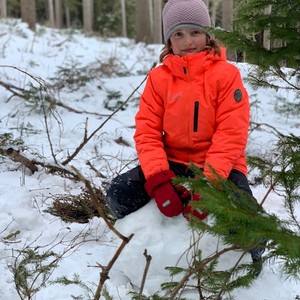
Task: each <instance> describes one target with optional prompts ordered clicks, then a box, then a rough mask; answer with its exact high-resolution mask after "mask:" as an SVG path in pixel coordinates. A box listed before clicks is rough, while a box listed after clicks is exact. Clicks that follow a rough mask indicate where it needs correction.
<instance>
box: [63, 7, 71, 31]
mask: <svg viewBox="0 0 300 300" xmlns="http://www.w3.org/2000/svg"><path fill="white" fill-rule="evenodd" d="M64 10H65V15H66V27H67V28H70V27H71V12H70V7H69V6H68V4H66V3H65V5H64Z"/></svg>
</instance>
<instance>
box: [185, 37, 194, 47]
mask: <svg viewBox="0 0 300 300" xmlns="http://www.w3.org/2000/svg"><path fill="white" fill-rule="evenodd" d="M184 42H185V44H186V45H191V44H192V43H193V38H192V36H190V35H186V36H185V39H184Z"/></svg>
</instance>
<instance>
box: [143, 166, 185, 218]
mask: <svg viewBox="0 0 300 300" xmlns="http://www.w3.org/2000/svg"><path fill="white" fill-rule="evenodd" d="M175 176H176V175H175V174H174V172H173V171H171V170H165V171H160V172H158V173H155V174H154V175H152V176H151V177H150V178H149V179H148V180H147V182H146V183H145V189H146V191H147V193H148V194H149V195H150V197H153V198H154V199H155V201H156V204H157V206H158V208H159V210H160V211H161V212H162V213H163V214H164V215H165V216H167V217H174V216H178V215H179V214H180V213H181V212H182V211H183V204H182V202H181V199H180V197H179V196H178V194H177V193H176V191H175V188H174V187H173V185H172V184H171V180H172V178H174V177H175Z"/></svg>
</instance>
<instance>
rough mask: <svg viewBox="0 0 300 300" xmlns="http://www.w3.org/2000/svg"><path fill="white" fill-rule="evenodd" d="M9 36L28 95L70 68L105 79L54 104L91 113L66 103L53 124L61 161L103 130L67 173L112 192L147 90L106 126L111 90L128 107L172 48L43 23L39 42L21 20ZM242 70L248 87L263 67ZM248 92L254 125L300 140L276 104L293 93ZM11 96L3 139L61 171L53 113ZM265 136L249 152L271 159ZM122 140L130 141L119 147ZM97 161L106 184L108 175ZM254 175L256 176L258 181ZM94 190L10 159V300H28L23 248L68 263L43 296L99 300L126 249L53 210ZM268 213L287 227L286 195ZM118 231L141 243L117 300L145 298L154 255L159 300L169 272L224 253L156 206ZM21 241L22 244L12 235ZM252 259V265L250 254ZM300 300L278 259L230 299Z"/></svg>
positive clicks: (118, 276)
mask: <svg viewBox="0 0 300 300" xmlns="http://www.w3.org/2000/svg"><path fill="white" fill-rule="evenodd" d="M0 37H1V38H0V74H1V75H0V80H1V82H5V83H10V84H12V85H15V86H17V87H20V88H25V87H26V88H28V85H27V84H28V82H31V83H32V84H33V85H34V86H36V87H39V83H38V81H39V79H42V80H43V81H44V82H45V83H51V82H53V81H51V78H55V79H56V80H58V73H57V72H58V70H61V69H62V68H69V67H70V66H72V67H73V68H74V70H76V68H78V69H80V68H82V70H90V72H91V73H90V74H94V73H92V72H94V71H95V72H96V70H98V73H96V74H97V75H96V76H95V78H94V79H93V80H91V81H89V82H88V83H87V84H86V85H85V86H82V87H80V88H78V89H74V86H73V87H65V88H64V89H63V90H62V91H57V90H56V91H54V92H55V97H56V98H57V99H60V101H62V103H63V104H64V105H66V106H68V107H71V108H73V109H76V110H78V111H84V112H85V113H75V112H72V111H70V110H68V109H66V108H64V107H62V106H57V108H56V110H55V112H54V113H53V114H49V115H48V118H47V120H46V122H47V126H48V130H49V135H50V140H51V144H52V148H53V153H55V159H56V160H57V161H58V162H59V163H62V162H63V161H64V160H65V159H66V158H67V157H68V155H70V154H72V153H73V151H74V150H75V149H76V148H77V147H78V145H79V144H80V143H81V142H82V140H83V137H84V132H85V129H86V130H87V133H88V135H90V134H91V133H92V132H93V131H94V130H96V129H97V128H98V127H99V126H100V125H101V124H103V126H102V127H101V129H100V130H99V131H98V132H97V133H96V134H95V135H94V136H93V137H92V138H91V140H90V142H89V143H87V144H86V145H85V146H84V147H83V149H82V150H81V151H80V153H79V154H78V155H77V156H76V157H75V158H74V160H72V162H71V163H70V165H69V166H68V167H71V166H74V167H76V168H77V169H78V170H79V171H80V172H81V173H82V174H83V175H84V176H85V177H86V178H87V179H89V180H90V181H91V182H93V184H95V185H96V186H98V187H100V188H102V189H103V188H104V187H105V184H106V183H107V181H109V179H111V178H113V177H114V176H115V175H116V174H117V173H118V172H123V171H126V170H127V169H128V168H130V167H133V166H134V165H136V163H137V160H136V153H135V148H134V142H133V139H132V136H133V133H134V128H133V126H134V115H135V113H136V110H137V105H138V97H139V94H140V92H141V91H142V88H143V84H142V85H141V87H139V88H138V89H137V91H136V92H135V93H134V95H133V98H132V99H131V100H130V101H129V102H128V107H127V108H126V109H125V110H120V111H119V112H118V113H117V114H116V115H114V116H113V117H112V118H111V119H110V120H109V121H108V122H106V123H104V122H105V120H106V118H107V116H109V115H110V114H111V113H112V111H110V110H108V109H106V108H105V107H104V102H105V99H106V97H107V95H108V94H109V92H111V91H119V93H120V94H121V95H120V99H121V100H122V101H125V100H126V99H127V98H128V96H129V95H130V94H131V93H132V91H133V90H135V89H136V88H137V87H138V86H139V85H140V84H141V83H142V82H143V80H144V78H145V74H146V73H147V71H148V70H149V69H150V68H151V66H152V65H153V63H155V62H157V60H158V56H159V52H160V50H161V48H162V45H148V46H146V45H144V44H141V43H140V44H136V43H135V42H134V41H132V40H130V39H125V38H114V39H107V38H106V39H103V38H101V37H85V36H84V35H82V34H81V33H80V32H79V31H68V30H65V31H64V30H61V31H58V30H54V29H49V28H45V27H42V26H38V29H37V32H36V33H33V32H31V31H30V30H28V28H27V26H26V24H24V23H21V22H20V21H19V20H1V23H0ZM237 66H238V67H239V68H240V70H241V72H242V75H243V77H244V78H246V77H247V75H248V74H249V71H250V70H251V68H252V67H251V66H249V65H248V64H238V65H237ZM99 69H100V70H102V74H101V73H100V72H101V71H99ZM29 74H30V75H31V76H29ZM246 85H247V89H248V92H249V95H250V98H251V102H252V106H251V107H252V121H254V122H257V123H263V124H268V125H270V126H273V127H275V128H276V129H277V130H279V131H280V132H282V133H284V134H289V133H293V134H295V135H297V136H299V134H300V126H299V120H298V118H297V116H293V115H290V116H289V117H288V118H287V117H283V116H281V115H279V114H277V113H276V110H275V107H274V106H275V105H274V102H275V101H274V99H277V97H278V96H281V97H285V98H286V99H290V101H291V102H293V101H295V99H296V96H295V95H294V94H293V93H292V92H287V91H284V90H281V91H278V92H276V91H274V90H265V89H256V90H254V89H253V88H252V87H251V86H249V85H248V84H246ZM72 88H73V89H72ZM0 90H1V93H0V101H1V115H0V124H1V127H0V134H3V133H5V132H13V134H14V139H16V138H21V139H22V140H23V141H24V146H22V147H23V148H22V149H23V153H24V154H25V155H26V156H27V157H28V158H32V159H37V160H38V159H41V160H42V161H45V162H47V163H49V164H52V163H53V162H54V158H53V156H52V155H51V147H50V146H49V136H47V134H46V126H45V117H44V115H43V113H42V112H37V111H35V110H34V109H33V107H31V106H29V105H28V103H26V102H25V101H24V100H23V99H21V98H18V97H11V98H9V97H10V96H11V93H10V92H9V91H7V90H6V89H4V88H3V87H0ZM7 99H9V101H7ZM264 129H265V130H253V131H252V132H251V134H250V137H249V144H248V148H247V152H248V153H249V154H255V155H257V154H261V155H265V154H266V153H268V151H269V150H271V149H272V148H274V147H275V142H276V136H275V135H274V134H272V133H271V129H268V127H267V125H264ZM120 138H122V140H123V141H125V142H126V144H122V143H117V142H116V140H118V139H120ZM87 161H88V162H90V164H91V165H93V166H94V168H95V169H97V170H98V171H99V172H101V173H102V174H104V175H105V176H106V178H101V177H98V176H97V175H96V173H95V172H94V171H93V170H91V169H90V167H89V166H88V165H87ZM253 172H254V171H253ZM252 175H253V174H251V173H250V174H249V176H250V177H251V176H252ZM83 187H84V185H83V183H81V182H74V181H72V180H70V179H67V178H63V177H61V176H59V175H54V174H50V173H48V172H47V170H46V169H44V168H42V167H39V170H38V171H37V172H35V173H34V174H31V172H30V171H29V170H28V169H25V168H24V167H22V166H20V164H18V163H15V162H12V161H11V160H9V159H8V158H6V157H1V156H0V207H1V209H0V273H1V274H2V275H1V281H0V299H3V300H4V299H5V300H6V299H10V300H15V299H20V297H19V296H18V294H17V291H16V289H15V285H14V278H13V273H12V271H11V268H13V267H14V266H16V263H18V262H20V258H21V257H22V256H19V254H20V251H21V250H22V249H25V248H26V247H30V248H32V249H35V250H37V251H39V253H43V252H45V251H47V250H49V249H51V250H52V251H54V252H55V253H56V254H63V257H62V259H61V260H60V261H59V264H58V267H57V268H55V269H54V271H53V273H52V274H51V276H50V278H49V281H48V282H46V286H45V287H41V289H40V290H39V291H38V292H37V293H36V295H35V296H34V298H33V299H38V300H51V299H55V300H60V299H61V300H64V299H71V297H72V295H74V296H77V297H79V296H80V295H82V298H81V299H89V298H92V293H94V292H95V291H96V288H97V285H98V282H99V278H100V272H101V268H100V266H101V265H102V266H106V265H107V264H108V263H109V262H110V261H111V259H112V257H113V256H114V254H115V253H116V251H117V248H118V247H119V245H120V244H121V240H120V239H119V238H118V237H117V236H116V235H115V233H113V232H112V231H111V230H109V229H108V228H107V226H106V224H105V222H104V221H103V219H101V218H97V217H94V218H93V219H92V220H90V221H89V223H85V224H80V223H74V222H73V223H67V222H64V221H62V220H61V219H60V218H58V217H55V216H53V215H51V214H49V213H47V212H46V211H45V210H46V209H47V208H48V207H49V206H51V203H52V199H53V196H54V195H68V194H72V195H76V194H79V193H80V192H81V190H82V188H83ZM252 190H253V193H254V195H255V197H256V198H257V199H258V200H261V199H262V198H263V197H264V195H265V193H266V191H267V187H264V186H255V187H253V188H252ZM264 208H265V210H267V211H268V212H272V213H275V214H277V215H278V216H280V217H282V218H287V213H286V211H285V209H284V206H283V199H281V197H280V196H279V195H276V194H271V195H270V196H269V197H268V199H267V201H266V202H265V205H264ZM297 213H299V209H297ZM209 221H210V220H209V219H208V222H209ZM115 227H116V229H117V230H119V231H120V233H121V234H123V235H124V236H127V237H128V236H130V235H131V234H133V237H132V239H131V240H130V241H129V243H128V244H127V245H126V246H125V248H124V250H123V251H122V253H121V254H120V256H119V257H118V259H117V261H116V263H115V264H114V266H113V268H112V269H111V272H110V279H109V280H107V281H106V285H105V287H106V290H107V292H108V293H109V294H110V296H111V297H112V298H113V299H122V300H123V299H124V300H126V299H131V298H132V296H131V294H130V292H131V291H136V292H138V291H139V287H140V286H141V282H142V276H143V272H144V269H145V266H146V257H145V255H144V252H145V250H147V252H146V254H148V255H150V256H151V258H152V259H151V262H150V267H149V271H148V273H147V279H146V282H145V287H144V290H143V292H144V294H145V295H152V294H154V293H156V292H158V291H160V290H161V289H160V285H161V284H162V283H164V282H168V281H169V280H170V278H169V273H168V271H167V270H166V269H165V267H168V266H175V265H177V266H180V267H188V265H189V263H190V261H191V259H192V255H193V253H194V251H197V249H198V248H199V249H201V250H202V251H203V255H205V256H207V255H210V254H212V253H214V251H215V250H216V248H217V247H219V248H222V247H223V245H222V243H221V241H219V240H217V239H216V238H213V237H211V236H207V235H204V236H203V237H201V239H199V235H198V233H197V232H195V231H193V230H191V229H190V227H189V224H188V223H187V221H186V220H185V219H184V218H183V217H182V216H178V217H175V218H166V217H164V216H163V215H162V214H160V213H159V211H158V209H157V207H156V205H155V203H154V201H151V202H150V203H149V204H148V205H146V206H145V207H143V208H142V209H140V210H139V211H137V212H135V213H133V214H131V215H129V216H127V217H125V218H123V219H121V220H118V221H117V222H116V224H115ZM10 234H13V235H14V236H10V237H9V235H10ZM195 241H196V243H194V242H195ZM241 255H242V253H241V252H238V251H232V252H230V253H229V254H227V255H226V256H225V257H223V258H222V260H221V261H220V263H219V266H218V267H219V268H220V269H224V268H226V267H228V266H230V265H233V264H234V263H235V262H236V261H237V260H238V259H239V258H240V256H241ZM242 260H243V261H245V262H249V261H250V257H249V255H245V256H244V257H243V258H242ZM75 275H77V276H78V277H79V278H80V280H81V282H82V283H84V285H78V284H77V285H76V284H73V285H69V286H64V285H59V284H54V283H52V284H50V283H51V281H52V282H53V281H54V280H55V279H57V278H59V277H62V276H66V277H67V278H68V279H73V278H74V276H75ZM177 276H179V277H177V278H176V279H180V276H181V275H177ZM39 280H40V278H39ZM39 280H38V281H37V282H39ZM84 286H85V288H84ZM299 294H300V283H299V282H297V281H295V280H293V279H287V278H286V277H285V276H284V275H283V274H282V272H281V269H280V261H276V260H275V261H271V262H269V263H268V264H266V265H265V266H264V268H263V271H262V273H261V274H260V275H259V277H258V278H257V279H256V280H255V282H254V283H253V285H252V286H250V287H249V288H247V289H238V290H235V291H234V292H233V293H232V294H231V296H233V297H235V298H236V299H238V300H240V299H241V300H253V299H257V300H274V299H283V300H290V299H296V297H297V295H299ZM182 296H183V297H186V298H187V299H198V298H199V296H198V294H197V293H196V292H195V291H193V290H187V291H186V292H185V293H184V294H183V295H182Z"/></svg>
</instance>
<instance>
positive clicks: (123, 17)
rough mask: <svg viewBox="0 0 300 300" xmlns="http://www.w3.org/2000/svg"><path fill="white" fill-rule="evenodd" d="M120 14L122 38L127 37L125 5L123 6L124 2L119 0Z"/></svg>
mask: <svg viewBox="0 0 300 300" xmlns="http://www.w3.org/2000/svg"><path fill="white" fill-rule="evenodd" d="M121 13H122V36H123V37H127V24H126V5H125V0H121Z"/></svg>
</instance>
